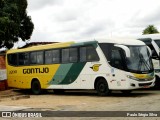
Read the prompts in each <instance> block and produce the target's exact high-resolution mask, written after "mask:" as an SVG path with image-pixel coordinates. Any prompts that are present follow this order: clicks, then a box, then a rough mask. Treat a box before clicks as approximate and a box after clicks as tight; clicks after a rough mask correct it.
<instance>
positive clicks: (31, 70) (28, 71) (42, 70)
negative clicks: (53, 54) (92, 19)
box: [23, 67, 49, 74]
mask: <svg viewBox="0 0 160 120" xmlns="http://www.w3.org/2000/svg"><path fill="white" fill-rule="evenodd" d="M48 72H49V68H48V67H45V68H27V69H23V74H33V73H48Z"/></svg>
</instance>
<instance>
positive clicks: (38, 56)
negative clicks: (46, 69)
mask: <svg viewBox="0 0 160 120" xmlns="http://www.w3.org/2000/svg"><path fill="white" fill-rule="evenodd" d="M30 62H31V64H43V51H39V52H31V53H30Z"/></svg>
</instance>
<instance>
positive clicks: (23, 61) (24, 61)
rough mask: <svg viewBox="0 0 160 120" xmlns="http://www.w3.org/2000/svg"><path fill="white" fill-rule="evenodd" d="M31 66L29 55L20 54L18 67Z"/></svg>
mask: <svg viewBox="0 0 160 120" xmlns="http://www.w3.org/2000/svg"><path fill="white" fill-rule="evenodd" d="M28 64H29V54H28V53H19V54H18V65H28Z"/></svg>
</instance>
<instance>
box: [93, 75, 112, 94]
mask: <svg viewBox="0 0 160 120" xmlns="http://www.w3.org/2000/svg"><path fill="white" fill-rule="evenodd" d="M96 91H97V94H98V95H99V96H106V95H108V94H109V93H110V90H109V88H108V84H107V81H106V80H105V79H102V78H101V79H99V80H98V81H97V83H96Z"/></svg>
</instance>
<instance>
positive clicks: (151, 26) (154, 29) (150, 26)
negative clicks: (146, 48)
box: [143, 25, 159, 35]
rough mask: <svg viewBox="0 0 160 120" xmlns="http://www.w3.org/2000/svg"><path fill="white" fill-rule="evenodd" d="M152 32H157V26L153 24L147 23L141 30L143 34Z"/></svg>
mask: <svg viewBox="0 0 160 120" xmlns="http://www.w3.org/2000/svg"><path fill="white" fill-rule="evenodd" d="M154 33H159V32H158V30H157V28H156V27H155V26H154V25H149V26H147V28H145V29H144V30H143V35H144V34H154Z"/></svg>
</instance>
